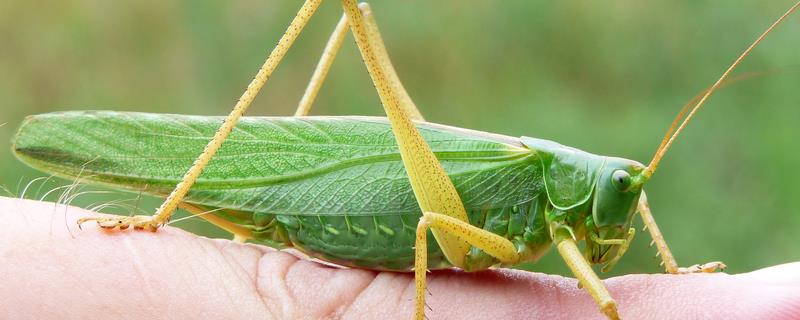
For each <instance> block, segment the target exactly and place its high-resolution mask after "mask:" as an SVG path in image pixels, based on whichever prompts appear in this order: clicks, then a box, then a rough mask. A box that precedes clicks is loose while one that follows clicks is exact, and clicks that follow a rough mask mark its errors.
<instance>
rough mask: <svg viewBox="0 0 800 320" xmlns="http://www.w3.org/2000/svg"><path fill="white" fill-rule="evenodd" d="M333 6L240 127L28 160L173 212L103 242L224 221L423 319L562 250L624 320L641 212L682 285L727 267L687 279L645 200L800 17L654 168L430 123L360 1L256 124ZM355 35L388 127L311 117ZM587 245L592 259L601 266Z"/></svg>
mask: <svg viewBox="0 0 800 320" xmlns="http://www.w3.org/2000/svg"><path fill="white" fill-rule="evenodd" d="M319 2H320V0H307V1H306V2H305V3H304V4H303V6H302V8H301V9H300V11H299V13H298V15H297V17H296V18H295V19H294V20H293V21H292V23H291V25H290V26H289V28H288V30H287V32H286V33H285V34H284V36H283V38H281V40H280V41H279V42H278V46H277V47H276V48H275V49H274V50H273V51H272V53H271V54H270V56H269V57H268V58H267V61H266V62H265V63H264V66H263V67H262V68H261V70H259V72H258V74H257V75H256V77H255V79H254V80H253V82H252V83H251V84H250V85H249V86H248V88H247V90H246V91H245V93H244V94H243V95H242V97H241V98H240V99H239V101H238V102H237V104H236V106H235V107H234V110H233V111H232V112H231V114H230V115H229V116H228V117H227V118H225V119H221V118H213V117H199V116H185V115H169V114H143V113H126V112H111V111H76V112H63V113H53V114H44V115H37V116H32V117H29V118H28V119H27V120H26V121H25V122H24V123H23V124H22V126H21V128H20V129H19V132H18V134H17V135H16V137H15V140H14V151H15V153H16V155H17V156H18V157H19V158H20V159H21V160H22V161H23V162H25V163H27V164H29V165H31V166H33V167H35V168H38V169H41V170H42V171H45V172H48V173H52V174H54V175H57V176H61V177H65V178H72V179H81V180H82V181H84V182H89V183H97V184H103V185H108V186H112V187H116V188H120V189H125V190H131V191H138V192H145V193H149V194H153V195H156V196H165V197H167V200H166V201H165V202H164V204H163V205H162V206H161V207H160V208H159V210H158V212H157V213H156V214H155V215H154V216H133V217H117V216H102V217H96V218H90V219H87V220H95V221H97V222H98V223H99V224H100V225H101V226H103V227H107V228H119V229H126V228H128V227H130V226H133V227H134V228H135V229H146V230H151V231H155V230H156V229H157V228H158V227H160V226H162V225H163V224H164V223H166V222H167V221H168V220H169V217H170V216H171V215H172V213H173V212H174V210H175V209H176V208H177V207H183V208H185V209H187V210H189V211H190V212H193V213H204V212H208V211H209V210H212V211H213V212H211V213H208V214H204V215H201V217H203V218H206V219H208V220H209V221H211V222H212V223H214V224H216V225H218V226H220V227H221V228H223V229H225V230H227V231H230V232H231V233H233V234H234V235H235V236H236V237H237V238H239V239H249V240H253V241H256V242H261V243H265V244H269V245H273V246H277V247H295V248H297V249H299V250H301V251H304V252H306V253H308V254H309V255H311V256H314V257H317V258H320V259H323V260H327V261H330V262H333V263H336V264H340V265H344V266H351V267H359V268H370V269H376V270H388V271H412V270H413V271H414V272H415V277H416V287H417V290H416V301H415V303H416V304H415V307H416V313H415V315H414V316H415V318H417V319H421V318H423V317H424V299H425V295H426V294H425V275H426V270H428V269H441V268H450V267H457V268H461V269H464V270H466V271H475V270H483V269H487V268H489V267H492V266H498V265H499V266H506V265H514V264H517V263H521V262H525V261H536V260H537V259H539V258H540V257H541V256H542V255H543V254H544V253H545V252H546V251H547V250H548V249H549V248H550V246H551V245H555V246H556V248H557V250H558V252H559V253H560V254H561V256H562V257H563V258H564V260H565V261H566V263H567V265H568V266H569V267H570V269H571V270H572V271H573V272H574V273H575V275H576V277H577V278H578V280H579V281H580V283H581V284H582V285H583V286H584V288H586V290H587V291H588V292H589V293H590V294H591V295H592V297H593V298H594V299H595V301H596V302H597V304H598V305H599V306H600V309H601V311H602V312H603V313H605V314H606V315H607V316H608V317H609V318H618V317H619V316H618V311H617V305H616V303H615V302H614V300H613V298H612V297H611V296H610V294H609V293H608V291H607V290H606V289H605V287H604V285H603V284H602V282H601V281H600V279H599V277H598V276H597V275H596V274H595V273H594V271H592V269H591V266H590V263H593V264H605V266H604V267H603V269H604V270H607V269H608V268H611V267H612V266H613V265H614V264H616V263H617V262H618V261H619V259H620V257H621V256H622V255H623V254H624V253H625V251H626V249H627V247H628V245H629V244H630V241H631V240H632V239H633V237H634V234H635V232H634V229H633V228H632V227H631V224H632V221H633V219H634V217H635V215H636V213H637V212H638V213H639V214H640V215H641V216H642V218H643V220H644V223H645V225H646V226H647V227H648V230H649V233H650V235H651V237H652V238H653V239H654V241H655V243H656V245H657V248H658V250H659V253H660V254H661V258H662V261H663V263H664V266H665V268H666V271H667V272H669V273H690V272H713V271H715V270H716V269H718V268H723V267H724V264H722V263H720V262H712V263H708V264H704V265H695V266H692V267H689V268H679V267H678V266H677V263H676V262H675V260H674V258H673V256H672V254H671V253H670V250H669V248H668V247H667V245H666V242H665V241H664V238H663V237H662V236H661V234H660V231H659V229H658V227H657V225H656V224H655V221H654V219H653V216H652V214H651V212H650V209H649V205H648V203H647V197H646V195H645V193H644V191H643V186H644V184H645V183H646V182H647V181H648V180H649V179H650V178H651V177H652V175H653V174H654V172H655V171H656V169H657V166H658V163H659V161H660V160H661V158H662V157H663V156H664V154H665V153H666V151H667V150H668V149H669V147H670V146H671V144H672V143H673V141H674V140H675V138H676V137H677V136H678V134H679V133H680V132H681V131H682V130H683V128H684V127H685V125H686V124H687V123H688V121H689V120H690V119H691V118H692V117H693V116H694V114H695V112H696V111H697V110H698V109H699V108H700V107H701V106H702V105H703V103H704V102H705V101H706V100H707V99H708V97H709V96H710V95H711V94H712V93H713V92H714V90H716V89H717V88H718V87H719V86H720V85H721V84H722V83H723V81H724V80H725V79H726V77H727V76H728V75H729V74H730V72H731V71H732V70H733V68H735V67H736V66H737V65H738V64H739V62H740V61H741V60H742V59H743V58H744V57H745V56H746V55H747V54H748V53H749V52H750V51H751V50H752V49H753V48H754V47H755V45H757V44H758V43H759V42H760V41H761V40H762V39H763V38H764V37H765V36H766V35H767V34H768V33H769V32H770V31H772V30H773V29H774V28H775V26H776V25H777V24H778V23H780V22H781V21H783V20H784V18H785V17H786V16H788V15H789V14H790V13H791V12H793V11H794V10H795V9H796V8H797V7H798V6H800V2H798V3H797V4H795V5H794V6H792V8H790V9H789V10H788V11H787V12H786V13H785V14H784V15H783V16H781V17H780V18H779V19H778V20H777V21H776V22H775V23H774V24H773V25H772V26H771V27H770V28H769V29H767V31H765V32H764V34H762V35H761V36H760V37H759V38H758V39H757V40H756V41H755V42H754V43H753V44H752V45H751V46H750V47H749V48H748V49H747V50H746V51H745V52H744V53H743V54H742V55H741V56H740V57H739V58H738V59H737V60H736V62H734V63H733V65H731V67H730V68H729V69H728V70H727V71H725V73H724V74H723V75H722V77H720V79H719V80H718V81H717V82H716V83H714V85H712V86H711V87H710V88H709V89H708V90H707V91H705V93H704V95H703V96H702V98H700V99H699V101H698V102H697V103H696V104H690V105H687V107H686V108H684V110H682V111H681V113H680V114H679V115H678V117H677V118H676V119H675V122H673V125H672V127H671V128H670V130H669V131H668V132H667V134H666V135H665V138H664V140H663V141H662V143H661V145H660V146H659V147H658V149H657V151H656V154H655V156H654V157H653V159H652V160H651V161H650V163H649V164H648V165H646V166H645V165H643V164H641V163H639V162H636V161H632V160H627V159H622V158H616V157H607V156H600V155H594V154H591V153H588V152H584V151H581V150H578V149H574V148H571V147H568V146H564V145H561V144H559V143H556V142H552V141H548V140H542V139H536V138H529V137H522V138H514V137H509V136H503V135H498V134H492V133H486V132H479V131H474V130H469V129H462V128H456V127H450V126H445V125H439V124H433V123H428V122H425V121H424V120H423V119H422V116H421V114H420V113H419V111H418V109H417V108H416V106H415V105H414V103H413V101H411V98H410V97H409V95H408V94H407V93H406V91H405V89H404V88H403V86H402V84H401V82H400V80H399V78H398V77H397V75H396V73H395V71H394V68H393V67H392V65H391V62H390V60H389V58H388V54H387V53H386V50H385V48H384V46H383V43H382V39H381V37H380V33H379V31H378V28H377V24H376V23H375V21H374V19H373V17H372V15H371V12H370V10H369V7H368V6H366V5H361V6H360V7H359V6H356V4H355V2H354V1H353V0H342V5H343V8H344V12H345V14H344V16H343V17H342V19H341V20H340V22H339V24H338V25H337V27H336V29H335V31H334V33H333V35H332V36H331V40H330V41H329V42H328V45H327V46H326V49H325V53H324V54H323V56H322V59H321V61H320V63H319V65H318V68H317V71H316V72H315V73H314V76H313V77H312V81H311V83H310V84H309V87H308V90H307V91H306V94H305V95H304V97H303V99H302V100H301V103H300V106H299V107H298V111H297V113H296V114H295V115H296V116H295V117H260V118H242V119H241V121H240V118H241V116H242V115H243V113H244V112H245V110H246V108H247V107H248V106H249V105H250V103H251V102H252V100H253V99H254V97H255V95H256V94H257V92H258V91H259V90H260V88H261V87H262V86H263V85H264V83H265V82H266V80H267V79H268V78H269V76H270V75H271V73H272V71H273V70H274V69H275V68H276V66H277V65H278V63H279V62H280V60H281V59H282V57H283V56H284V55H285V54H286V52H287V51H288V49H289V47H290V46H291V44H292V43H293V41H294V40H295V39H296V38H297V36H298V35H299V33H300V32H301V31H302V29H303V27H304V26H305V24H306V23H307V22H308V20H309V19H310V18H311V16H312V15H313V13H314V11H315V10H316V8H317V7H318V5H319ZM348 26H349V28H350V29H351V30H352V32H353V34H354V35H355V38H356V43H357V45H358V48H359V50H360V52H361V55H362V57H363V58H364V62H365V63H366V64H367V68H368V71H369V74H370V76H371V77H372V80H373V83H374V84H375V87H376V89H377V90H378V94H379V96H380V98H381V102H382V103H383V106H384V109H385V111H386V114H387V118H375V117H309V116H306V114H307V113H308V110H309V109H310V106H311V103H312V102H313V100H314V97H315V96H316V92H317V91H318V90H319V88H320V86H321V84H322V82H323V81H324V78H325V74H326V73H327V69H328V67H329V66H330V64H331V63H332V61H333V59H334V57H335V55H336V52H337V51H338V49H339V47H340V46H341V43H342V39H343V37H344V35H345V33H346V32H347V29H348ZM689 108H691V109H689ZM686 111H688V113H687V112H686ZM684 116H685V117H684ZM681 119H683V121H682V122H681ZM220 122H222V123H223V126H222V128H219V123H220ZM237 122H238V124H237ZM209 140H210V142H208V141H209ZM223 141H224V142H225V143H224V144H223ZM204 147H205V149H204ZM201 150H203V152H202V155H201V156H200V158H196V157H197V154H198V152H200V151H201ZM217 150H219V152H218V153H217ZM215 154H216V155H215ZM187 168H189V171H188V172H187V171H186V170H187ZM176 185H177V187H175V186H176ZM173 189H174V190H173ZM81 222H85V221H81ZM428 231H431V234H432V235H433V236H434V238H430V237H428ZM578 241H585V243H586V246H585V250H584V252H581V251H580V250H579V249H578V247H577V245H576V243H577V242H578Z"/></svg>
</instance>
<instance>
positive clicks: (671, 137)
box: [642, 1, 800, 180]
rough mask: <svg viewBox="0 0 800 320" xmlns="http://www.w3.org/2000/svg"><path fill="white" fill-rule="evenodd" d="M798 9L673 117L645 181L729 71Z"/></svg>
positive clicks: (765, 34)
mask: <svg viewBox="0 0 800 320" xmlns="http://www.w3.org/2000/svg"><path fill="white" fill-rule="evenodd" d="M798 7H800V1H798V2H797V3H795V4H794V5H793V6H792V7H791V8H789V10H787V11H786V12H785V13H784V14H783V15H781V17H780V18H778V20H775V22H774V23H772V25H771V26H770V27H769V28H767V30H766V31H764V33H762V34H761V35H760V36H759V37H758V38H757V39H756V40H755V41H754V42H753V43H752V44H751V45H750V46H749V47H747V49H745V50H744V52H742V54H741V55H739V57H738V58H736V60H735V61H734V62H733V64H731V66H730V67H728V69H727V70H725V72H724V73H722V76H720V77H719V79H717V81H716V82H715V83H714V84H713V85H712V86H711V88H709V89H708V90H707V91H705V93H704V94H703V96H702V97H701V98H700V100H699V101H697V103H694V104H692V103H691V102H690V103H689V104H687V105H686V106H684V108H683V109H682V110H681V112H680V113H678V116H677V117H675V120H673V122H672V125H671V126H670V129H669V130H667V134H666V135H665V136H664V139H663V140H661V144H660V145H659V147H658V149H656V153H655V155H653V159H652V160H650V164H648V165H647V168H645V169H644V172H642V176H643V177H644V179H645V180H646V179H649V178H650V177H651V176H652V175H653V173H654V172H655V171H656V168H658V163H659V162H660V161H661V158H662V157H664V154H666V153H667V150H668V149H669V147H670V146H671V145H672V143H673V142H675V138H677V137H678V135H679V134H680V133H681V131H683V128H684V127H686V124H687V123H689V121H690V120H691V119H692V117H694V115H695V113H697V110H698V109H700V107H702V106H703V104H705V102H706V100H708V97H710V96H711V94H713V93H714V91H716V90H717V89H719V87H720V86H721V85H722V84H723V82H725V79H727V78H728V75H730V73H731V71H733V69H735V68H736V67H737V66H738V65H739V64H740V63H741V62H742V60H744V58H745V57H747V56H748V55H749V54H750V52H751V51H753V48H755V47H756V46H757V45H758V44H759V43H761V41H762V40H764V38H765V37H766V36H767V35H768V34H769V33H770V32H772V30H774V29H775V27H777V26H778V25H779V24H780V23H781V22H783V20H785V19H786V17H788V16H789V15H790V14H791V13H792V12H794V11H795V10H796V9H797V8H798ZM692 105H693V107H692V108H691V111H689V112H688V113H686V110H689V106H692ZM684 116H685V117H684ZM681 119H683V121H682V122H680V120H681ZM678 122H680V125H679V126H677V128H676V127H675V125H676V124H677V123H678ZM673 131H674V132H673Z"/></svg>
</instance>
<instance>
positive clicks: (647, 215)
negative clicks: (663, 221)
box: [638, 192, 727, 274]
mask: <svg viewBox="0 0 800 320" xmlns="http://www.w3.org/2000/svg"><path fill="white" fill-rule="evenodd" d="M638 211H639V214H640V215H641V216H642V220H643V221H644V226H645V228H646V229H647V230H648V231H649V232H650V237H651V238H653V242H652V244H655V245H656V249H657V250H658V255H659V256H660V257H661V265H663V266H664V268H665V269H666V272H667V273H671V274H685V273H698V272H705V273H711V272H716V271H717V270H724V269H725V268H726V267H727V266H726V265H725V264H724V263H722V262H720V261H713V262H709V263H704V264H695V265H693V266H689V267H686V268H683V267H678V263H677V262H675V256H673V255H672V251H671V250H670V249H669V246H667V242H666V241H665V240H664V235H662V234H661V230H660V229H659V228H658V225H657V224H656V221H655V219H653V213H652V212H651V211H650V204H649V203H648V202H647V195H645V193H644V192H642V196H641V197H640V198H639V207H638Z"/></svg>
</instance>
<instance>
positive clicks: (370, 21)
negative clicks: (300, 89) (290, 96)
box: [294, 3, 425, 121]
mask: <svg viewBox="0 0 800 320" xmlns="http://www.w3.org/2000/svg"><path fill="white" fill-rule="evenodd" d="M358 8H359V9H360V11H361V15H362V16H363V18H364V19H363V23H364V26H365V31H366V33H367V38H368V41H369V44H370V47H371V48H373V49H374V53H375V55H376V56H377V58H378V61H379V62H378V64H379V65H380V68H381V69H382V70H383V72H385V73H386V79H387V80H388V81H389V85H390V86H391V87H392V91H394V92H395V93H396V94H397V96H398V98H399V99H400V101H399V105H400V108H402V109H403V110H404V111H405V112H406V114H407V115H408V116H409V117H410V118H411V119H413V120H417V121H424V120H425V119H424V118H423V117H422V113H420V112H419V109H418V108H417V106H416V105H415V104H414V101H413V100H411V96H409V95H408V92H407V91H406V89H405V87H404V86H403V83H402V82H401V81H400V77H399V76H398V75H397V71H395V69H394V66H393V65H392V61H391V59H390V58H389V54H388V52H387V51H386V46H385V45H384V43H383V37H381V34H380V30H379V29H378V23H377V22H376V21H375V17H374V15H373V14H372V10H371V9H370V7H369V5H368V4H366V3H361V4H360V5H359V6H358ZM348 27H349V24H348V21H347V14H344V15H343V16H342V18H341V19H340V20H339V23H337V24H336V28H335V29H334V31H333V33H332V34H331V36H330V38H329V39H328V42H327V44H326V45H325V49H324V50H323V53H322V56H321V57H320V60H319V62H318V63H317V67H316V69H315V70H314V73H313V75H312V76H311V81H309V83H308V86H307V87H306V91H305V93H303V97H302V98H301V99H300V103H299V104H298V106H297V110H296V111H295V113H294V115H295V116H296V117H298V116H307V115H308V114H309V113H310V111H311V105H312V104H313V103H314V100H315V99H316V97H317V94H318V93H319V90H320V88H321V87H322V83H323V82H324V81H325V78H326V76H327V75H328V71H329V70H330V68H331V65H332V64H333V61H334V60H335V59H336V55H337V53H338V52H339V49H340V48H341V46H342V42H343V41H344V38H345V36H346V35H347V29H348Z"/></svg>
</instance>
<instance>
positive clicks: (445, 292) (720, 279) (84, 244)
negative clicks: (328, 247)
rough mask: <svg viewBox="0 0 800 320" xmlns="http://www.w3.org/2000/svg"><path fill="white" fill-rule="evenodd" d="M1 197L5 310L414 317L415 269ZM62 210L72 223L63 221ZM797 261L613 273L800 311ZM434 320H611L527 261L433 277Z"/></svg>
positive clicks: (638, 301) (615, 289) (650, 292)
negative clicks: (709, 270) (126, 228)
mask: <svg viewBox="0 0 800 320" xmlns="http://www.w3.org/2000/svg"><path fill="white" fill-rule="evenodd" d="M63 210H64V207H63V206H61V207H58V209H57V210H56V209H54V206H53V204H52V203H39V202H33V201H20V200H17V199H7V198H0V219H1V220H0V221H2V222H3V224H2V227H0V256H2V257H3V264H0V274H2V275H11V276H4V277H3V278H4V281H2V282H0V299H2V301H6V302H8V303H9V304H8V305H11V306H15V308H11V309H8V310H6V312H7V313H9V314H8V317H10V318H17V317H16V316H22V315H24V316H26V317H34V318H41V317H43V316H49V315H53V314H59V315H63V316H64V317H65V318H79V317H80V318H83V317H86V316H92V317H98V316H100V315H109V316H113V317H130V318H141V317H143V316H149V317H155V318H167V317H201V316H203V317H206V316H210V317H214V318H234V317H235V318H243V317H244V318H250V317H259V318H264V317H269V316H272V317H274V318H321V317H333V318H339V317H342V318H352V319H358V318H386V319H392V318H394V319H405V318H407V317H408V315H409V314H412V310H411V308H412V305H413V304H412V301H411V298H412V297H413V279H412V277H411V276H410V275H409V274H402V273H390V272H385V273H375V272H371V271H365V270H353V269H339V268H331V267H328V266H324V265H321V264H319V263H315V262H311V261H305V260H300V259H298V258H297V257H295V256H293V255H289V254H286V253H282V252H276V251H273V250H270V249H266V248H263V247H260V246H254V245H240V244H235V243H232V242H230V241H225V240H209V239H205V238H199V237H196V236H194V235H191V234H189V233H186V232H183V231H180V230H177V229H173V228H164V229H163V230H160V231H159V232H157V233H150V232H113V233H108V232H105V231H103V230H100V229H97V228H95V227H94V226H90V225H87V226H86V228H84V230H82V231H81V230H72V231H71V233H70V232H68V230H67V229H66V226H67V225H71V223H73V221H75V219H76V218H78V217H79V216H81V215H85V214H87V213H86V212H84V211H82V210H80V209H76V208H72V209H70V210H69V211H68V214H67V215H66V216H65V215H64V213H63V212H64V211H63ZM65 217H66V221H65V220H64V219H65ZM799 271H800V263H795V264H787V265H782V266H776V267H772V268H767V269H762V270H759V271H756V272H751V273H748V274H742V275H734V276H731V275H726V274H711V275H708V274H702V275H682V276H672V275H630V276H624V277H618V278H613V279H609V280H607V281H606V284H607V285H608V286H609V289H610V290H611V293H612V295H614V296H615V298H616V299H617V301H618V302H619V305H620V310H621V312H622V315H623V317H628V318H630V317H632V318H640V317H648V318H658V317H663V318H674V317H678V316H680V317H689V318H692V317H697V318H701V317H710V316H713V317H733V318H762V317H785V316H787V315H797V314H800V307H798V305H800V301H798V297H800V289H799V288H800V279H798V278H800V276H798V275H800V272H799ZM430 279H431V281H430V284H429V289H430V291H431V294H432V297H431V298H430V299H429V304H430V307H431V310H429V311H428V316H429V317H430V318H432V319H448V318H465V317H475V318H488V317H492V318H508V319H515V318H516V319H528V318H545V317H546V318H550V319H572V318H602V317H601V315H600V314H599V313H598V312H597V307H596V306H595V305H594V303H593V302H592V300H591V298H590V297H589V296H588V295H586V294H585V292H583V290H582V289H579V288H577V283H576V281H575V280H574V279H571V278H565V277H560V276H551V275H544V274H539V273H530V272H524V271H518V270H498V271H486V272H477V273H465V272H460V271H453V270H448V271H439V272H435V273H433V274H432V275H431V278H430Z"/></svg>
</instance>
